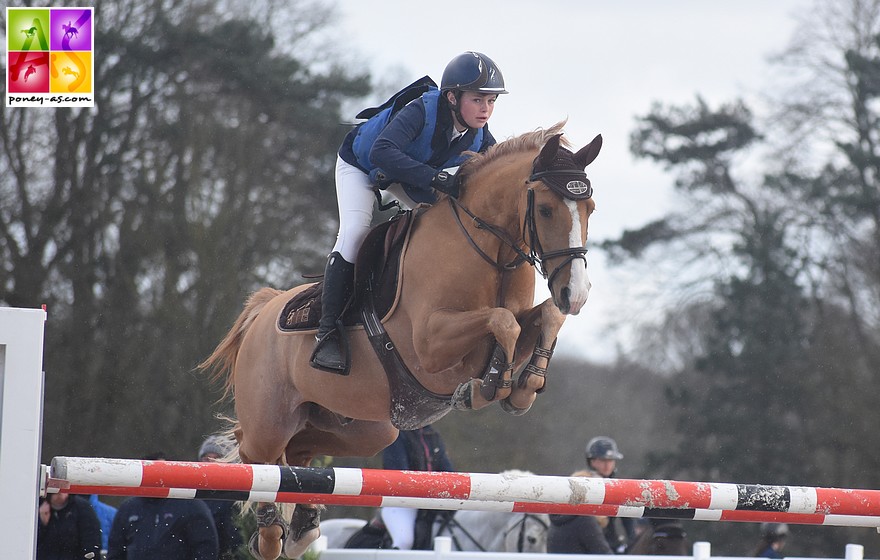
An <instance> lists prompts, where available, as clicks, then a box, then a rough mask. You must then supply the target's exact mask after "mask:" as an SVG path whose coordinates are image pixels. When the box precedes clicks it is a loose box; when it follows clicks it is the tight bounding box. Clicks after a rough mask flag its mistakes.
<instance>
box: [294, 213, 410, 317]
mask: <svg viewBox="0 0 880 560" xmlns="http://www.w3.org/2000/svg"><path fill="white" fill-rule="evenodd" d="M414 219H415V217H414V216H413V214H412V212H411V211H408V212H403V213H401V214H398V215H396V216H395V217H394V218H392V219H391V220H389V221H387V222H383V223H381V224H379V225H377V226H375V227H374V228H373V229H372V230H370V233H369V234H368V235H367V238H366V239H365V240H364V243H363V245H361V249H360V251H359V252H358V258H357V263H355V290H354V296H352V299H351V300H350V301H349V302H348V304H347V305H346V307H345V311H344V312H343V323H344V324H345V325H347V326H352V325H359V324H362V323H363V319H362V317H361V313H360V308H361V305H362V304H363V300H364V296H365V295H366V291H367V290H370V291H371V297H372V298H373V302H374V305H375V307H376V310H377V312H378V313H379V314H380V315H381V316H382V317H384V316H385V315H387V314H388V313H389V312H390V311H391V309H392V308H393V307H394V303H395V301H396V299H397V284H398V277H399V271H400V262H401V257H402V255H403V247H404V242H405V240H406V239H407V237H408V235H409V231H410V228H411V227H412V223H413V220H414ZM323 288H324V283H323V282H317V283H315V284H313V285H311V286H310V287H308V288H306V289H305V290H303V291H302V292H300V293H298V294H296V295H295V296H294V297H293V298H291V300H290V301H288V302H287V304H286V305H285V306H284V309H283V311H282V312H281V315H280V316H279V318H278V328H280V329H281V330H282V331H285V332H291V331H300V330H309V329H316V328H318V321H320V319H321V294H322V293H323Z"/></svg>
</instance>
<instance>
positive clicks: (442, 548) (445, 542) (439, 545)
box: [434, 537, 452, 556]
mask: <svg viewBox="0 0 880 560" xmlns="http://www.w3.org/2000/svg"><path fill="white" fill-rule="evenodd" d="M434 552H436V553H437V556H442V555H444V554H449V553H450V552H452V537H434Z"/></svg>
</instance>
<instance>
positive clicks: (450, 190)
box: [431, 169, 458, 198]
mask: <svg viewBox="0 0 880 560" xmlns="http://www.w3.org/2000/svg"><path fill="white" fill-rule="evenodd" d="M431 188H433V189H435V190H438V191H440V192H442V193H445V194H448V195H449V196H451V197H453V198H458V181H456V179H455V175H453V174H452V173H450V172H448V171H446V170H445V169H444V170H440V171H438V172H437V173H436V174H435V175H434V178H433V179H431Z"/></svg>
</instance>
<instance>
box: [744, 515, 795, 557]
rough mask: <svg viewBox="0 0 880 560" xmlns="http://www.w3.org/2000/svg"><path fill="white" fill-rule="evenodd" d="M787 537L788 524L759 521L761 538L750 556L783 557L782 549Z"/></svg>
mask: <svg viewBox="0 0 880 560" xmlns="http://www.w3.org/2000/svg"><path fill="white" fill-rule="evenodd" d="M787 537H788V525H787V524H785V523H761V540H760V541H759V542H758V546H757V547H756V548H755V552H754V553H753V554H752V556H757V557H762V558H785V555H783V554H782V549H783V548H784V547H785V540H786V538H787Z"/></svg>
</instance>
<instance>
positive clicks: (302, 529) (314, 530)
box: [284, 505, 321, 558]
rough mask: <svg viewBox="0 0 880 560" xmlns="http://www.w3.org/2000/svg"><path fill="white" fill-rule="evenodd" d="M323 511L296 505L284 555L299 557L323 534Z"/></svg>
mask: <svg viewBox="0 0 880 560" xmlns="http://www.w3.org/2000/svg"><path fill="white" fill-rule="evenodd" d="M320 524H321V512H320V510H319V509H318V508H316V507H305V506H302V505H298V506H296V509H295V510H293V516H292V517H291V519H290V533H289V534H288V535H287V537H286V538H285V539H284V555H285V556H287V557H288V558H299V557H300V556H302V555H303V554H304V553H305V551H306V550H307V549H308V548H309V545H310V544H312V543H313V542H315V541H316V540H318V537H320V536H321V528H320Z"/></svg>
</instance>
